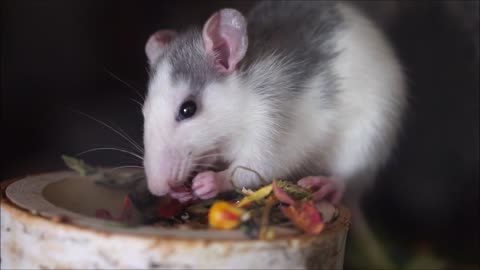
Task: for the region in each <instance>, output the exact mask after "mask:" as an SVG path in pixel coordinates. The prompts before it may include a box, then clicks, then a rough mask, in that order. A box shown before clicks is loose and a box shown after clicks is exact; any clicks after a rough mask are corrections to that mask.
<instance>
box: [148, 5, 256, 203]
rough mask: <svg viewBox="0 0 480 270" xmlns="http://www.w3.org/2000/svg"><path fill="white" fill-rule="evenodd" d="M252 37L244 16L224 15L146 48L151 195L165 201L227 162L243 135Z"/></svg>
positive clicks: (161, 35)
mask: <svg viewBox="0 0 480 270" xmlns="http://www.w3.org/2000/svg"><path fill="white" fill-rule="evenodd" d="M246 30H247V29H246V21H245V19H244V17H243V16H242V15H241V14H240V13H239V12H238V11H236V10H232V9H223V10H220V11H219V12H217V13H215V14H213V15H212V16H211V17H210V18H209V19H208V21H207V22H206V23H205V25H204V27H203V30H202V31H200V30H196V29H191V30H189V31H187V32H185V33H176V32H174V31H170V30H162V31H158V32H156V33H154V34H153V35H152V36H151V37H150V39H149V40H148V41H147V44H146V47H145V50H146V54H147V56H148V60H149V63H150V68H151V78H150V83H149V90H148V95H147V98H146V101H145V104H144V107H143V114H144V118H145V126H144V143H145V157H144V166H145V170H146V174H147V181H148V187H149V189H150V191H151V192H152V193H154V194H156V195H164V194H166V193H168V192H169V191H170V190H171V189H172V188H173V187H177V186H181V185H183V184H184V183H185V182H186V181H187V180H188V179H189V178H191V177H192V176H193V174H194V173H195V172H197V171H198V170H200V169H209V168H210V169H211V166H213V165H214V164H216V163H218V162H219V161H227V160H224V159H223V158H224V155H225V153H224V150H225V149H226V148H227V147H226V145H227V144H228V141H229V140H230V138H231V135H232V133H233V132H235V131H236V129H238V123H239V122H240V120H241V111H242V100H244V97H243V95H245V91H242V90H243V89H241V88H240V87H238V83H237V82H238V79H237V78H238V77H237V76H236V75H237V70H238V67H239V62H240V61H241V60H242V58H243V57H244V55H245V53H246V50H247V40H248V39H247V32H246ZM237 132H238V131H237Z"/></svg>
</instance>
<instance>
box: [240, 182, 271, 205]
mask: <svg viewBox="0 0 480 270" xmlns="http://www.w3.org/2000/svg"><path fill="white" fill-rule="evenodd" d="M271 192H272V185H271V184H270V185H268V186H264V187H262V188H261V189H259V190H257V191H255V192H254V193H253V194H251V195H249V196H247V197H244V198H243V199H242V200H241V201H239V202H238V203H237V206H238V207H245V206H248V205H250V204H251V203H252V202H255V201H259V200H263V199H265V198H266V197H267V196H268V195H270V193H271Z"/></svg>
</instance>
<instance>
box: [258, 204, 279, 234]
mask: <svg viewBox="0 0 480 270" xmlns="http://www.w3.org/2000/svg"><path fill="white" fill-rule="evenodd" d="M276 203H278V200H277V199H276V198H275V197H274V196H269V197H268V198H267V199H266V200H265V207H264V209H263V214H262V220H261V224H260V233H259V238H260V239H262V240H266V239H267V238H268V236H267V234H268V230H269V227H268V225H269V220H270V212H271V210H272V207H273V206H274V205H275V204H276Z"/></svg>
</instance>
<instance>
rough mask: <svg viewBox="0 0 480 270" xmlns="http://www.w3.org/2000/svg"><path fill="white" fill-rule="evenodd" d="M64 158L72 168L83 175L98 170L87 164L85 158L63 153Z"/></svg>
mask: <svg viewBox="0 0 480 270" xmlns="http://www.w3.org/2000/svg"><path fill="white" fill-rule="evenodd" d="M62 159H63V161H64V162H65V164H66V165H67V167H69V168H70V169H72V170H74V171H76V172H77V173H78V174H80V175H81V176H85V175H91V174H95V173H97V172H98V169H96V168H94V167H92V166H90V165H87V164H86V163H85V162H84V161H83V160H81V159H76V158H74V157H71V156H67V155H62Z"/></svg>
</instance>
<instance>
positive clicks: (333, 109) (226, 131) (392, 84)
mask: <svg viewBox="0 0 480 270" xmlns="http://www.w3.org/2000/svg"><path fill="white" fill-rule="evenodd" d="M145 53H146V56H147V59H148V65H149V69H150V78H149V82H148V92H147V95H146V99H145V102H144V104H143V109H142V112H143V116H144V146H145V153H144V161H143V162H144V168H145V172H146V176H147V185H148V189H149V191H150V192H151V193H153V194H154V195H157V196H162V195H166V194H169V195H170V196H171V197H173V198H175V199H177V200H179V201H181V202H189V201H192V200H196V199H202V200H203V199H209V198H213V197H215V196H217V195H218V194H220V193H222V192H227V191H230V190H232V189H234V188H236V187H238V188H242V187H246V188H257V187H260V186H261V185H262V181H261V180H260V179H259V178H258V177H257V175H256V174H254V173H251V172H249V171H245V170H236V171H235V175H234V177H232V173H233V171H234V170H235V168H237V167H239V166H243V167H247V168H249V169H251V170H254V171H255V172H257V173H258V174H259V175H261V176H262V177H263V178H264V179H266V180H268V181H272V180H273V179H283V180H289V181H295V182H297V183H298V184H299V185H300V186H303V187H305V188H309V189H311V190H313V191H314V195H313V196H314V199H315V200H322V199H327V200H330V201H331V202H333V203H335V204H338V203H340V202H346V203H347V204H350V205H356V204H357V202H358V201H359V199H360V198H361V197H362V195H363V194H364V193H365V192H366V191H367V190H368V189H369V188H371V187H372V185H373V184H374V181H375V176H376V174H377V172H378V171H379V169H381V168H382V166H384V165H385V163H386V162H387V160H388V159H389V158H390V156H391V153H392V149H393V148H394V147H395V143H396V141H397V137H398V133H399V130H400V127H401V119H402V115H403V112H404V110H405V107H406V100H407V94H406V83H405V81H406V79H405V75H404V72H403V70H402V66H401V63H400V61H399V59H398V57H397V55H396V53H395V51H394V49H393V47H392V46H391V45H390V44H389V41H388V40H387V38H386V36H385V34H384V33H383V32H382V31H381V28H380V27H379V26H378V25H376V24H375V22H374V21H373V20H371V19H370V18H369V17H368V16H367V15H365V14H364V13H363V12H362V11H361V9H359V8H357V7H356V6H355V5H353V4H352V3H349V2H337V1H324V2H322V1H318V2H317V1H313V2H312V1H263V2H260V3H258V4H255V6H254V7H253V8H252V9H251V10H250V11H249V12H248V13H247V14H243V13H241V12H240V11H238V10H236V9H232V8H223V9H220V10H218V11H216V12H215V13H213V14H212V15H211V16H210V17H209V18H208V19H207V20H206V21H205V23H204V24H203V25H202V26H192V27H190V28H187V29H185V30H184V31H176V30H172V29H162V30H158V31H157V32H155V33H153V34H152V35H151V36H150V37H149V38H148V40H147V42H146V45H145Z"/></svg>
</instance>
